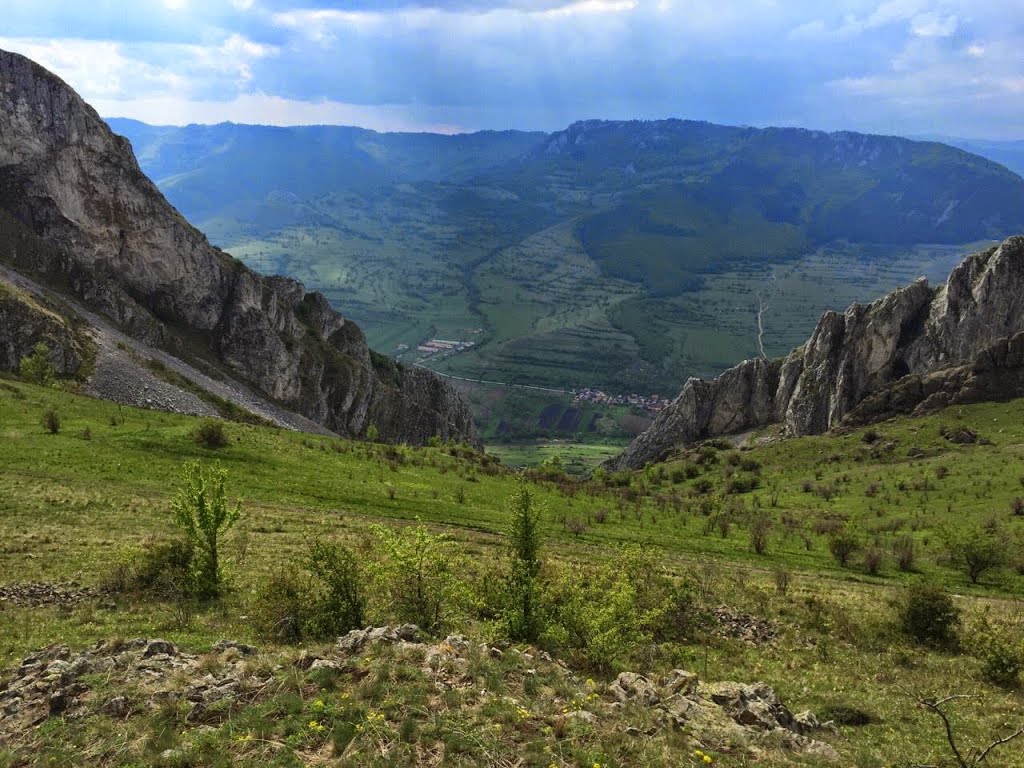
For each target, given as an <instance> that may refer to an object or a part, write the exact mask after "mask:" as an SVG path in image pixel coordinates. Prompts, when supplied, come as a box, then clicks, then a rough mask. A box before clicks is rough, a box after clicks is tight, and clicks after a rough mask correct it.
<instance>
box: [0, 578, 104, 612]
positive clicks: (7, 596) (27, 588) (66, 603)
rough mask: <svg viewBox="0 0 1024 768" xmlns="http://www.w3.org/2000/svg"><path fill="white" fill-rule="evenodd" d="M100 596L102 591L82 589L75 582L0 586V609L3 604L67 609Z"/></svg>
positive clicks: (91, 588) (89, 588)
mask: <svg viewBox="0 0 1024 768" xmlns="http://www.w3.org/2000/svg"><path fill="white" fill-rule="evenodd" d="M102 594H103V591H102V590H100V589H98V588H96V587H83V586H82V585H81V584H79V583H78V582H77V581H66V582H62V583H49V582H31V583H26V584H4V585H2V586H0V608H2V607H3V605H5V604H6V605H17V606H20V607H27V608H41V607H43V606H61V607H64V608H68V607H71V606H74V605H78V604H79V603H82V602H85V601H87V600H91V599H93V598H96V597H100V596H101V595H102Z"/></svg>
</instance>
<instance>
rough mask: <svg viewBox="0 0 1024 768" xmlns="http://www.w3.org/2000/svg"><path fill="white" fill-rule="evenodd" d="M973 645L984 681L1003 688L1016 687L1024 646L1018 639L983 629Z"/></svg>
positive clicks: (1018, 680)
mask: <svg viewBox="0 0 1024 768" xmlns="http://www.w3.org/2000/svg"><path fill="white" fill-rule="evenodd" d="M973 645H974V649H973V650H974V655H975V656H976V657H977V658H978V659H979V660H980V661H981V673H982V675H983V676H984V678H985V679H986V680H988V681H989V682H990V683H992V684H994V685H1000V686H1003V687H1004V688H1016V687H1017V685H1018V684H1019V683H1020V673H1021V671H1022V670H1024V645H1022V644H1021V641H1020V640H1019V639H1016V638H1011V637H1009V636H1008V635H1006V634H1005V633H1001V632H995V631H991V630H986V629H983V630H981V631H980V632H979V633H978V634H977V635H976V636H975V638H974V643H973Z"/></svg>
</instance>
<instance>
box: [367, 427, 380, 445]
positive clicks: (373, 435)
mask: <svg viewBox="0 0 1024 768" xmlns="http://www.w3.org/2000/svg"><path fill="white" fill-rule="evenodd" d="M379 438H380V430H379V429H377V425H376V424H371V425H370V426H369V427H367V428H366V439H367V440H369V441H370V442H371V443H375V442H377V440H378V439H379Z"/></svg>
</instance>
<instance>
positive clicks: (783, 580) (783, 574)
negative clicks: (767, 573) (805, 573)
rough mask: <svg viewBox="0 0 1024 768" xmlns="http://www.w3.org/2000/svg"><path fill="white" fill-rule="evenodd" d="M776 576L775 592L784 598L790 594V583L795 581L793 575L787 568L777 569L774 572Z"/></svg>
mask: <svg viewBox="0 0 1024 768" xmlns="http://www.w3.org/2000/svg"><path fill="white" fill-rule="evenodd" d="M774 575H775V591H776V592H778V593H779V594H780V595H782V596H783V597H785V596H786V594H787V593H788V592H789V583H790V581H792V579H793V575H792V574H791V573H790V572H789V571H787V570H786V569H785V568H776V569H775V571H774Z"/></svg>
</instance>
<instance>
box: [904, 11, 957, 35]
mask: <svg viewBox="0 0 1024 768" xmlns="http://www.w3.org/2000/svg"><path fill="white" fill-rule="evenodd" d="M959 26H960V19H959V18H957V16H956V15H955V14H950V15H949V16H942V15H940V14H938V13H922V14H919V15H917V16H915V17H914V18H913V19H911V22H910V29H911V31H912V32H913V33H914V34H915V35H917V36H918V37H951V36H952V35H953V34H954V33H955V32H956V30H957V27H959Z"/></svg>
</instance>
